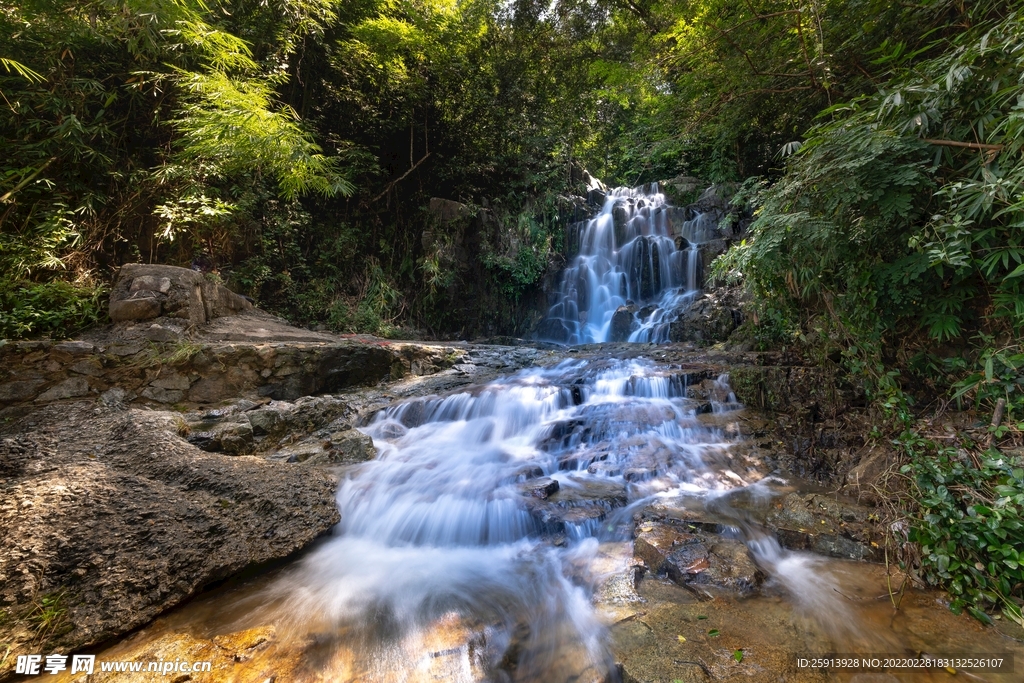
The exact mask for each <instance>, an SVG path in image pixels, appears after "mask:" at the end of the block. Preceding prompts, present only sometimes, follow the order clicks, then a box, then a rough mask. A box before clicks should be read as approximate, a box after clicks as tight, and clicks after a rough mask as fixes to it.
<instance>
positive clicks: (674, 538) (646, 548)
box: [633, 521, 764, 594]
mask: <svg viewBox="0 0 1024 683" xmlns="http://www.w3.org/2000/svg"><path fill="white" fill-rule="evenodd" d="M633 554H634V557H636V559H637V560H641V561H643V563H644V564H645V565H646V566H647V568H648V569H649V570H650V571H651V572H653V573H655V574H664V575H666V576H668V578H670V579H671V580H672V581H674V582H675V583H677V584H679V585H681V586H691V587H692V586H708V587H713V588H719V589H724V590H728V591H734V592H737V593H740V594H745V593H749V592H751V591H753V590H754V589H756V588H757V587H758V586H760V585H761V583H762V582H763V581H764V574H763V573H762V572H761V570H760V569H758V567H757V565H756V564H755V563H754V560H753V559H752V558H751V557H750V553H749V552H748V551H747V547H746V545H745V544H744V543H743V542H741V541H738V540H735V539H730V538H724V537H721V536H717V535H715V534H709V533H706V532H703V531H700V530H699V529H696V528H688V530H683V529H681V528H679V527H676V526H674V525H671V524H662V523H658V522H649V521H645V522H641V524H640V525H639V526H638V527H637V529H636V538H635V539H634V541H633Z"/></svg>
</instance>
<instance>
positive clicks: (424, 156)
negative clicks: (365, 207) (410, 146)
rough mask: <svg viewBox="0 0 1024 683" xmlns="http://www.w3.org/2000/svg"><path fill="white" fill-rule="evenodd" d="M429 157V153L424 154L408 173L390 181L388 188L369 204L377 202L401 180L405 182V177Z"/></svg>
mask: <svg viewBox="0 0 1024 683" xmlns="http://www.w3.org/2000/svg"><path fill="white" fill-rule="evenodd" d="M429 156H430V152H427V153H426V154H424V155H423V157H422V158H421V159H420V160H419V161H417V162H416V163H415V164H413V165H412V168H410V169H409V170H408V171H406V172H405V173H403V174H402V175H400V176H398V177H397V178H395V179H394V180H392V181H391V182H390V183H388V186H387V187H385V188H384V191H383V192H381V193H380V194H379V195H377V196H376V197H374V198H373V199H371V200H370V203H371V204H373V203H374V202H375V201H377V200H379V199H380V198H381V197H383V196H384V195H386V194H387V193H388V192H391V188H393V187H394V186H395V185H397V184H398V183H400V182H402V181H403V180H405V178H406V176H408V175H409V174H410V173H412V172H413V171H415V170H416V167H417V166H419V165H420V164H422V163H423V162H424V161H426V160H427V157H429Z"/></svg>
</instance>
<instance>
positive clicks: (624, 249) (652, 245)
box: [542, 184, 715, 344]
mask: <svg viewBox="0 0 1024 683" xmlns="http://www.w3.org/2000/svg"><path fill="white" fill-rule="evenodd" d="M686 215H687V212H686V211H685V210H683V209H676V208H674V207H671V206H669V205H668V204H667V203H666V201H665V196H664V195H663V194H661V193H660V192H658V187H657V185H656V184H654V185H645V186H643V187H641V188H636V189H631V188H616V189H614V190H611V191H610V192H609V193H608V195H607V196H606V198H605V201H604V205H603V206H602V208H601V212H600V213H599V214H598V215H597V216H596V217H594V218H593V219H591V220H589V221H586V222H585V223H580V224H575V225H574V226H570V229H575V230H577V231H578V236H579V252H578V253H577V255H576V256H575V258H574V259H573V261H572V263H571V264H570V265H569V266H568V267H567V268H566V269H565V271H564V273H563V274H562V277H561V281H560V284H559V287H558V291H557V293H556V294H555V297H554V298H555V300H556V303H555V304H554V305H553V306H552V307H551V309H550V310H549V311H548V314H547V318H546V320H547V323H546V324H545V326H544V328H543V329H544V332H543V335H542V336H545V337H548V338H549V339H550V340H551V341H556V342H561V343H569V344H586V343H592V342H604V341H625V340H626V339H627V338H628V341H633V342H665V341H668V335H669V325H670V324H671V322H672V315H673V313H676V312H678V310H679V309H680V308H681V307H683V306H685V305H687V303H688V302H689V301H690V300H692V299H693V297H694V296H695V294H696V293H697V292H698V291H699V289H700V277H701V273H700V245H701V244H702V243H703V242H705V241H706V240H707V239H708V237H709V235H710V233H711V231H713V230H714V227H715V221H714V218H713V216H711V215H708V214H701V213H697V214H696V215H694V216H692V217H691V218H690V220H685V217H686ZM617 311H621V312H620V313H619V316H623V315H625V317H624V318H621V319H620V320H619V321H617V322H614V323H613V318H615V316H616V312H617Z"/></svg>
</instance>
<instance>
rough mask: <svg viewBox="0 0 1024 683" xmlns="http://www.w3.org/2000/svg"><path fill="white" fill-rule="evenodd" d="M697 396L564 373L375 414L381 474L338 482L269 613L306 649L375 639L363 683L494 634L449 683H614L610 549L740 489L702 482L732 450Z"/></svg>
mask: <svg viewBox="0 0 1024 683" xmlns="http://www.w3.org/2000/svg"><path fill="white" fill-rule="evenodd" d="M687 393H688V392H687V384H686V377H685V375H679V374H674V373H671V372H666V371H665V370H664V369H661V368H659V367H658V366H656V365H655V364H653V363H650V362H647V361H642V360H634V361H620V360H609V361H604V362H594V361H590V362H586V361H567V362H565V363H563V364H561V365H559V366H557V367H553V368H548V369H531V370H525V371H522V372H520V373H517V374H515V375H512V376H510V377H508V378H506V379H502V380H498V381H495V382H492V383H490V384H487V385H484V386H481V387H477V388H475V389H474V390H472V391H464V392H460V393H455V394H452V395H449V396H445V397H438V396H432V397H426V398H421V399H413V400H411V401H408V402H405V403H402V404H399V405H396V406H392V407H390V408H388V409H386V410H384V411H382V412H380V413H378V414H377V416H376V417H375V418H374V419H373V421H372V422H371V423H370V424H369V425H367V426H366V427H365V428H364V431H365V433H367V434H369V435H370V436H372V437H373V439H374V443H375V445H376V446H377V447H378V449H380V457H379V458H378V459H377V460H373V461H370V462H367V463H365V464H364V465H362V466H360V467H359V468H358V469H357V470H354V471H353V472H352V473H351V475H350V476H349V477H348V478H347V479H346V480H345V481H343V482H342V485H341V487H340V488H339V491H338V503H339V507H340V508H341V517H342V521H341V523H340V524H339V525H338V527H337V530H336V532H335V535H334V537H333V538H331V539H330V540H328V541H326V542H325V543H324V544H323V545H322V546H321V547H320V548H318V549H317V550H316V551H315V552H313V553H311V554H310V555H309V556H307V557H306V558H305V560H304V561H303V562H302V564H301V565H300V566H299V567H297V568H296V569H295V570H294V571H292V572H290V573H289V574H288V575H286V576H285V577H283V578H282V580H281V581H280V582H279V583H278V584H277V586H276V588H275V589H274V591H273V593H274V595H273V596H272V599H271V601H270V602H272V603H277V604H279V605H282V609H283V612H284V613H285V614H287V615H289V618H290V619H294V621H295V624H294V628H295V629H296V630H297V631H302V630H306V631H308V630H310V629H311V628H312V629H321V630H323V631H325V632H329V631H335V632H338V633H346V632H357V633H358V632H361V633H368V632H373V633H377V634H378V636H377V637H376V639H374V640H373V642H368V643H367V644H366V645H365V646H364V654H365V656H366V658H367V659H366V661H368V662H370V663H371V664H372V667H379V668H380V671H379V672H377V673H370V674H368V676H367V678H366V679H365V680H368V681H382V682H383V681H392V680H408V678H406V676H407V674H405V673H402V671H403V667H406V668H408V666H410V664H409V663H410V662H417V661H418V660H417V658H418V657H421V656H422V651H420V650H418V648H419V647H420V645H418V643H420V641H421V640H422V639H423V638H424V637H425V635H424V634H427V633H430V632H431V631H432V630H433V631H436V630H437V628H438V624H444V623H448V622H453V623H458V624H470V625H472V624H483V628H484V631H483V633H484V634H485V635H484V637H485V640H486V643H483V641H481V642H480V643H477V644H475V645H472V647H471V648H470V650H471V651H470V650H467V652H466V657H469V659H466V662H465V667H464V668H465V671H463V672H461V673H447V674H445V676H446V678H445V680H458V681H477V680H481V678H486V680H511V681H516V682H522V683H527V682H529V683H546V682H548V681H551V682H559V683H561V682H562V681H567V680H588V681H589V680H595V681H596V680H605V679H606V677H607V676H609V675H612V673H611V672H613V670H614V658H613V656H612V653H611V651H610V650H609V642H608V634H607V631H606V625H605V624H603V623H602V622H601V620H600V619H599V618H598V617H597V615H596V614H595V611H594V608H593V605H592V601H591V595H592V591H593V587H594V578H593V577H591V576H590V575H589V570H588V569H587V566H588V565H589V564H590V562H591V561H593V559H594V558H595V556H596V554H597V552H598V547H599V541H600V540H607V539H613V538H614V539H622V538H629V537H630V534H631V529H632V513H633V512H634V511H635V506H636V505H638V504H643V502H644V501H646V502H650V500H652V496H655V495H657V494H659V493H662V492H665V491H668V490H676V489H679V488H680V487H682V488H683V489H685V490H688V491H693V492H701V491H708V490H718V489H728V488H731V487H733V486H735V485H736V481H735V479H736V477H735V475H731V476H728V475H726V474H725V473H723V472H721V471H719V467H718V466H709V458H710V459H715V458H716V457H718V456H720V454H721V453H722V452H723V451H724V450H725V449H726V448H727V447H728V444H729V442H730V440H729V439H727V438H726V437H725V436H724V435H723V434H722V433H721V432H720V431H719V430H718V429H715V428H709V427H707V426H705V425H703V424H702V423H701V422H700V421H699V420H698V419H697V416H698V414H699V413H700V412H710V408H709V406H707V405H706V404H705V403H702V402H699V401H696V400H693V399H690V398H688V397H687ZM712 400H714V399H712ZM716 407H717V406H716ZM551 491H555V493H550V492H551ZM470 655H471V656H470ZM510 658H511V664H510V663H509V660H510ZM470 660H472V661H470ZM424 662H427V663H429V658H427V659H425V660H424ZM417 666H418V664H417ZM503 667H504V668H505V669H507V671H505V673H502V671H500V670H503ZM481 672H490V674H486V675H484V674H483V673H481ZM584 674H585V675H584ZM488 676H491V677H488ZM493 676H497V678H494V677H493ZM580 676H582V678H580ZM361 680H362V679H361ZM416 680H419V679H416Z"/></svg>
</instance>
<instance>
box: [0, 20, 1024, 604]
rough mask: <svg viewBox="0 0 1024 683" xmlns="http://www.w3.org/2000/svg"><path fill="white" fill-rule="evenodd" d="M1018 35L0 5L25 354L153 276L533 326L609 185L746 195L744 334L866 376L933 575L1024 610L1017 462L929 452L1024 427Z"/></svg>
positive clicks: (9, 197)
mask: <svg viewBox="0 0 1024 683" xmlns="http://www.w3.org/2000/svg"><path fill="white" fill-rule="evenodd" d="M1021 11H1024V3H1022V2H1020V1H1019V0H1009V1H1008V0H1001V1H997V0H976V1H973V2H967V1H966V0H918V1H917V2H915V3H891V2H887V1H883V0H809V1H806V2H804V1H801V0H744V1H743V2H735V1H734V0H562V1H560V2H556V3H548V2H539V1H536V0H516V1H514V2H511V3H509V2H499V1H498V0H463V1H461V2H456V1H455V0H357V1H355V2H340V1H338V0H293V1H285V0H207V2H203V1H202V0H76V1H72V2H56V1H55V0H26V1H23V2H5V1H3V0H0V46H2V47H0V50H2V52H0V59H2V61H0V94H2V100H0V130H2V132H3V144H4V154H3V157H2V158H0V302H2V307H0V335H2V336H4V337H18V336H23V335H35V334H51V335H59V334H69V333H71V332H73V331H74V330H75V329H77V328H80V327H82V326H85V325H88V324H91V323H93V322H95V321H96V320H98V319H101V318H102V313H101V306H100V302H101V301H102V291H103V287H104V286H105V284H106V283H107V282H108V281H109V280H110V278H111V277H112V275H113V274H114V272H115V271H116V268H117V266H119V265H120V264H121V263H124V262H127V261H132V260H143V261H153V262H167V263H177V264H181V265H188V264H190V263H195V264H196V265H198V266H201V267H203V268H206V269H212V270H215V271H217V272H219V273H220V275H221V276H222V277H224V278H225V279H227V280H228V281H229V282H230V283H231V284H232V285H233V286H234V287H235V288H236V289H238V290H240V291H243V292H245V293H247V294H249V295H251V296H252V297H254V298H255V299H256V300H257V301H258V302H259V303H260V304H261V305H263V306H264V307H266V308H269V309H270V310H273V311H276V312H279V313H281V314H283V315H286V316H287V317H289V318H291V319H292V320H294V321H296V322H300V323H314V322H320V323H324V324H327V325H329V326H330V327H332V328H333V329H336V330H342V331H357V330H358V331H370V332H376V333H389V332H391V331H392V330H394V328H395V327H397V326H403V325H404V326H409V327H416V328H420V329H425V330H427V332H428V333H430V334H435V335H445V334H464V335H470V334H478V335H479V334H490V333H497V332H500V333H522V332H524V331H526V330H527V329H528V328H529V325H530V323H531V318H530V315H531V311H533V312H535V311H536V310H537V309H538V302H537V300H536V296H537V293H538V286H539V283H540V282H541V280H542V278H543V277H544V275H545V273H546V272H547V271H548V270H549V268H550V266H551V264H552V263H555V264H557V253H558V251H559V250H560V249H561V246H562V244H563V240H562V233H561V230H562V226H564V224H565V222H566V220H568V218H569V217H570V215H571V214H572V213H573V210H574V209H573V205H572V203H571V201H569V200H568V199H567V198H566V195H567V194H568V193H570V192H579V191H580V190H581V187H580V184H579V180H580V178H581V174H580V169H581V168H583V167H585V168H587V169H589V170H590V171H591V172H592V173H594V174H595V175H596V176H598V177H602V178H604V179H605V180H606V181H608V182H610V183H628V184H635V183H640V182H648V181H652V180H659V179H665V178H669V177H672V176H675V175H678V174H683V173H685V174H688V175H694V176H697V177H699V178H702V179H703V180H705V181H708V182H736V183H742V185H741V188H740V192H739V194H738V199H737V201H739V202H745V203H747V205H748V207H749V208H750V209H752V210H753V211H754V212H755V213H754V216H755V220H754V223H753V225H752V226H751V228H750V234H749V236H748V238H747V240H746V241H745V242H744V243H743V244H742V245H739V246H738V247H737V248H734V249H733V250H731V251H730V252H728V253H727V254H726V255H725V256H724V258H722V259H720V261H719V262H718V263H717V264H716V270H715V272H716V274H717V276H718V277H720V278H724V279H728V278H733V279H736V280H738V281H742V282H744V283H745V284H746V286H747V287H748V288H749V289H750V291H751V292H752V293H753V295H754V298H753V303H752V304H751V311H750V312H751V315H750V316H749V318H750V321H751V322H750V323H749V324H748V325H747V329H746V330H745V332H746V333H747V334H749V335H751V336H752V338H753V339H754V340H755V341H756V342H757V343H758V344H760V345H761V346H762V347H765V348H769V347H772V348H774V347H789V348H793V349H797V350H800V351H802V352H803V353H805V354H808V355H810V356H813V357H815V358H817V359H818V360H819V361H820V362H824V363H839V364H841V365H842V366H843V367H845V369H846V370H847V371H849V372H850V373H852V374H853V375H855V376H856V377H858V378H859V379H860V380H861V381H862V382H863V383H864V385H865V386H866V387H867V389H868V390H869V392H870V395H871V397H872V398H873V399H874V401H875V405H877V406H879V407H880V408H882V410H883V411H885V412H886V413H887V415H888V416H889V417H890V418H891V420H892V422H891V424H894V425H895V426H896V428H897V431H903V432H904V433H903V436H902V437H901V438H900V439H899V444H900V446H899V447H900V448H901V449H902V450H903V452H904V453H905V454H906V457H907V458H908V465H907V468H908V469H906V471H905V475H906V476H907V478H908V481H910V482H911V487H912V488H913V489H914V490H915V491H916V492H917V494H916V495H917V500H918V501H919V502H920V503H921V505H920V506H919V508H918V509H917V512H916V513H915V514H917V515H918V519H917V523H916V526H915V527H914V528H915V532H914V533H915V534H916V536H915V538H916V539H917V540H918V541H919V542H920V544H921V545H922V547H924V548H925V549H927V550H928V552H926V553H925V554H924V556H923V557H922V562H923V563H924V566H925V568H926V572H925V575H926V576H927V577H928V578H930V579H931V580H934V581H936V582H939V583H945V584H947V585H950V586H951V587H953V589H954V590H955V591H959V594H962V596H963V597H962V598H961V599H960V600H961V601H962V603H963V604H964V605H967V606H969V607H971V608H972V609H975V610H988V609H991V608H992V607H994V606H1001V607H1003V608H1004V609H1006V610H1007V613H1008V614H1010V615H1011V616H1014V615H1015V616H1016V617H1017V618H1018V619H1019V608H1016V607H1015V605H1019V604H1020V602H1021V598H1022V594H1021V591H1022V588H1024V586H1022V583H1021V582H1020V581H1017V580H1018V579H1020V578H1021V575H1020V573H1019V572H1020V569H1019V568H1020V562H1021V558H1020V557H1019V555H1015V554H1014V553H1015V552H1018V551H1017V550H1016V548H1019V547H1020V545H1019V544H1020V538H1021V537H1020V533H1021V532H1020V529H1021V527H1020V521H1019V519H1020V509H1021V505H1022V501H1024V498H1022V496H1024V483H1022V482H1021V476H1020V472H1021V469H1020V463H1019V462H1017V461H1014V460H1013V459H1012V457H1011V456H1005V457H1004V459H1000V457H1001V456H999V455H998V452H995V453H996V454H993V453H992V452H989V451H986V450H984V449H982V450H981V451H979V450H978V449H974V448H973V447H969V446H965V447H964V448H962V449H961V450H960V451H958V452H949V451H948V450H943V449H945V448H946V447H942V448H939V447H936V446H934V444H932V445H922V444H921V442H920V441H919V439H920V437H918V436H917V435H916V434H915V432H914V430H913V410H914V409H915V408H914V402H915V401H917V406H918V407H920V406H921V405H923V403H925V402H927V401H930V400H933V399H936V398H938V399H956V400H957V401H960V402H961V404H963V405H974V406H980V407H983V408H985V409H986V410H989V409H991V407H992V405H993V404H994V402H995V401H996V400H998V399H1000V398H1001V399H1004V400H1005V401H1006V411H1007V416H1008V417H1007V421H1008V422H1007V423H1008V428H1009V429H1011V430H1012V431H1019V428H1018V426H1017V425H1018V423H1021V422H1022V421H1024V348H1022V346H1021V344H1020V342H1019V339H1020V332H1021V328H1022V326H1024V185H1022V184H1024V159H1022V151H1024V117H1022V113H1021V112H1022V111H1024V82H1022V79H1021V74H1022V73H1024V63H1022V60H1024V24H1022V16H1024V15H1021V14H1020V12H1021ZM431 198H440V199H447V200H455V201H458V202H460V203H461V206H459V205H453V204H444V205H442V206H447V207H448V209H447V210H443V211H438V210H434V211H431V210H430V205H431V202H430V200H431ZM453 206H454V207H455V208H454V209H453V208H452V207H453ZM1006 428H1007V425H1004V426H1003V427H1001V428H1000V429H1003V430H1005V429H1006ZM999 436H1003V434H1002V433H1000V434H999ZM979 453H981V454H983V455H979ZM971 454H973V455H971ZM972 458H973V460H971V459H972ZM964 490H973V491H979V492H981V493H980V494H979V495H982V496H983V499H978V498H972V497H971V496H966V497H965V496H964V495H963V493H962V492H963V491H964ZM936 510H941V515H939V513H937V512H936ZM937 515H938V516H937ZM954 518H956V519H962V520H967V521H968V522H971V524H973V527H972V526H971V525H968V524H966V522H965V523H964V524H962V525H960V527H958V528H960V529H961V531H963V533H962V534H960V535H953V536H951V535H949V534H948V533H947V532H948V528H946V527H944V526H943V525H942V524H941V520H942V519H954ZM936 520H938V521H936ZM993 520H995V521H993ZM951 524H952V523H951ZM974 527H977V528H978V529H981V528H982V527H984V528H986V529H989V530H990V531H991V533H989V532H984V530H983V529H982V531H981V532H976V531H972V530H971V529H973V528H974ZM1007 539H1009V540H1007ZM944 549H945V550H944ZM1006 572H1011V573H1006ZM1013 572H1016V573H1013ZM1008 576H1012V577H1016V578H1015V579H1014V581H1016V583H1015V582H1014V581H1010V580H1009V579H1007V580H1006V582H1004V581H1003V578H1005V577H1008ZM957 604H958V605H959V604H960V603H959V602H958V603H957ZM1015 610H1016V611H1015ZM979 613H980V612H979Z"/></svg>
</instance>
